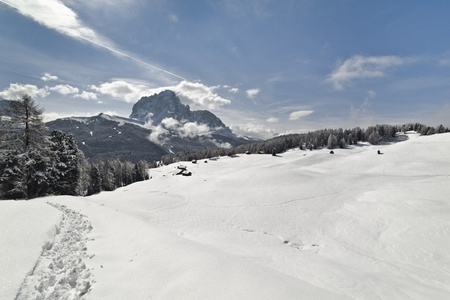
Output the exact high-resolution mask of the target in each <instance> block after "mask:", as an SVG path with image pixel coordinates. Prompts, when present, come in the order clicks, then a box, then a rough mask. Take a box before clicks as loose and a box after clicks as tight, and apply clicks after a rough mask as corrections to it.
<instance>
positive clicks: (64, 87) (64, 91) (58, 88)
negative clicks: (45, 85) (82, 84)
mask: <svg viewBox="0 0 450 300" xmlns="http://www.w3.org/2000/svg"><path fill="white" fill-rule="evenodd" d="M49 90H50V91H52V92H57V93H60V94H61V95H70V94H78V92H79V89H78V88H76V87H73V86H70V85H68V84H58V85H55V86H53V87H51V88H49Z"/></svg>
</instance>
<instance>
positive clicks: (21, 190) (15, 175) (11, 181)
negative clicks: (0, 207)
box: [0, 150, 27, 199]
mask: <svg viewBox="0 0 450 300" xmlns="http://www.w3.org/2000/svg"><path fill="white" fill-rule="evenodd" d="M24 169H25V159H24V156H23V155H19V154H18V152H17V151H11V150H10V151H2V155H1V157H0V199H25V198H27V189H26V182H25V174H24V172H23V170H24Z"/></svg>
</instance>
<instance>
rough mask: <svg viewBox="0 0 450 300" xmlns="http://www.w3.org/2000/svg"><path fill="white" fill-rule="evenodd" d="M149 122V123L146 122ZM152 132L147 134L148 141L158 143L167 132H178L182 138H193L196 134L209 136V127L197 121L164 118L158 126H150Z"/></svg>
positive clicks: (163, 139)
mask: <svg viewBox="0 0 450 300" xmlns="http://www.w3.org/2000/svg"><path fill="white" fill-rule="evenodd" d="M148 124H150V123H148ZM150 129H151V130H152V133H151V134H150V136H149V139H150V141H152V142H154V143H158V144H164V143H165V141H166V138H165V137H166V136H167V135H168V134H172V133H175V134H178V135H179V136H181V137H182V138H194V137H198V136H208V137H211V132H210V128H209V126H208V125H206V124H198V123H197V122H184V123H182V122H179V121H178V120H176V119H174V118H165V119H163V120H162V121H161V123H160V124H159V125H158V126H154V127H150Z"/></svg>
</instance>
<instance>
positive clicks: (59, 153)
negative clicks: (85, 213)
mask: <svg viewBox="0 0 450 300" xmlns="http://www.w3.org/2000/svg"><path fill="white" fill-rule="evenodd" d="M50 142H51V143H50V149H51V151H52V153H53V163H52V173H53V174H54V176H55V177H56V178H57V181H56V182H55V183H54V185H53V193H55V194H58V195H77V196H78V195H80V196H84V195H85V194H86V193H87V189H88V185H89V184H88V179H87V178H86V177H87V176H88V174H89V173H88V172H89V171H88V164H87V162H86V160H85V158H84V154H83V152H82V151H81V150H79V149H78V145H77V142H76V141H75V139H74V137H73V136H72V135H71V134H66V133H63V132H61V131H59V130H54V131H52V133H51V134H50Z"/></svg>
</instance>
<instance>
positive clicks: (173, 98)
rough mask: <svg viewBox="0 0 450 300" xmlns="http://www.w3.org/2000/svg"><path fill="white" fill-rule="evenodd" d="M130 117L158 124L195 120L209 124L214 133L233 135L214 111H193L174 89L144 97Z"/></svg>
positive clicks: (135, 105)
mask: <svg viewBox="0 0 450 300" xmlns="http://www.w3.org/2000/svg"><path fill="white" fill-rule="evenodd" d="M130 118H132V119H137V120H139V121H141V122H144V123H151V124H152V125H153V126H158V125H159V124H160V123H161V122H162V121H163V120H164V119H167V118H172V119H175V120H177V121H179V122H181V123H186V122H195V123H197V124H204V125H207V126H208V127H209V128H210V130H211V131H212V132H214V133H220V134H223V135H232V133H231V130H230V129H229V128H228V127H227V126H225V124H224V123H223V122H222V121H221V120H220V119H219V118H218V117H217V116H215V115H214V114H213V113H211V112H209V111H207V110H197V111H191V109H190V108H189V105H184V104H182V103H181V101H180V98H178V97H177V95H176V94H175V93H174V92H173V91H169V90H166V91H164V92H161V93H159V94H154V95H153V96H150V97H142V98H141V99H140V100H139V101H138V102H136V104H134V106H133V109H132V112H131V115H130Z"/></svg>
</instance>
